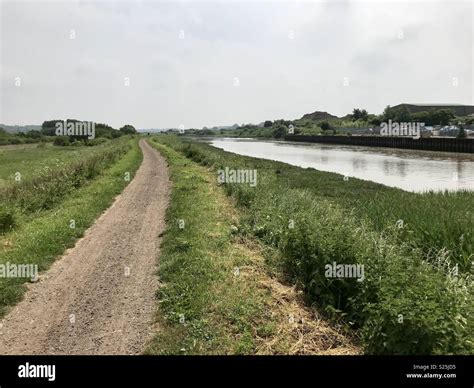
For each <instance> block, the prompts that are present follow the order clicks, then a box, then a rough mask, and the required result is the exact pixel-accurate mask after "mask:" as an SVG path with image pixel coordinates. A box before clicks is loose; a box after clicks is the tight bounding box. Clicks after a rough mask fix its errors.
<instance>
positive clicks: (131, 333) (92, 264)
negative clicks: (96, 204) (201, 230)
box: [0, 140, 170, 354]
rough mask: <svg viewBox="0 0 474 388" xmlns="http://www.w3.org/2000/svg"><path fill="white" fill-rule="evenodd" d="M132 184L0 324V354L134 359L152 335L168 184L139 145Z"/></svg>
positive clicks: (154, 155) (160, 161) (151, 154)
mask: <svg viewBox="0 0 474 388" xmlns="http://www.w3.org/2000/svg"><path fill="white" fill-rule="evenodd" d="M140 147H141V149H142V151H143V155H144V159H143V163H142V165H141V166H140V168H139V170H138V171H137V174H136V176H135V178H134V179H133V181H132V182H131V183H130V184H129V185H128V186H127V187H126V188H125V190H124V191H123V193H122V194H121V195H120V196H119V197H118V198H117V199H116V201H115V202H114V204H113V205H112V206H111V207H110V208H109V209H108V210H107V211H106V212H105V213H104V214H103V215H102V216H101V217H100V218H99V219H98V220H97V221H96V223H95V224H94V225H93V226H92V227H91V228H90V229H89V230H88V231H87V232H86V234H85V236H84V238H83V239H81V240H80V241H78V243H77V244H76V246H75V247H74V248H72V249H70V250H69V251H67V252H66V253H65V255H64V256H63V257H62V258H61V259H58V260H57V261H56V262H55V263H54V264H53V265H52V266H51V268H50V269H49V270H48V271H47V272H46V273H44V274H43V275H42V276H40V281H39V282H37V283H34V284H31V285H30V286H29V289H28V291H27V293H26V294H25V298H24V299H23V301H22V302H20V303H19V304H18V305H16V306H15V307H14V308H13V310H12V311H11V312H10V313H9V314H8V315H7V316H6V317H5V318H4V319H3V320H2V321H1V322H0V354H137V353H141V352H142V350H143V348H144V346H145V344H146V342H147V341H148V340H149V339H150V336H151V335H152V330H151V327H152V322H153V315H154V312H155V309H156V299H155V291H156V289H157V288H158V284H157V282H158V279H157V276H156V264H157V256H158V254H159V245H160V242H161V239H160V238H159V234H160V233H161V232H162V231H163V230H164V228H165V222H164V216H165V210H166V207H167V204H168V196H169V187H170V183H169V179H168V171H167V164H166V161H165V160H164V158H163V157H162V156H161V155H160V154H159V153H158V152H157V151H156V150H154V149H153V148H151V147H150V146H149V145H148V144H147V143H146V142H145V140H141V142H140Z"/></svg>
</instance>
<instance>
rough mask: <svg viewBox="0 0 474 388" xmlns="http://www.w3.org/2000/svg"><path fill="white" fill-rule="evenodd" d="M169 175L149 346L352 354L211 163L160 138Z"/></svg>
mask: <svg viewBox="0 0 474 388" xmlns="http://www.w3.org/2000/svg"><path fill="white" fill-rule="evenodd" d="M151 144H152V146H153V147H155V148H156V149H157V150H158V151H159V152H160V153H161V154H162V155H163V156H164V157H166V159H167V161H168V164H169V168H170V177H171V181H172V185H173V186H172V192H171V201H170V206H169V208H168V210H167V229H166V231H165V235H164V238H163V243H162V247H161V255H160V261H159V273H158V274H159V277H160V283H161V286H160V288H159V290H158V292H157V296H158V299H159V302H160V309H159V311H158V314H157V326H158V333H157V335H156V337H155V338H154V339H153V341H152V342H151V343H150V345H149V347H148V349H147V351H146V353H147V354H288V353H304V354H308V353H310V354H314V353H320V354H322V353H335V354H349V353H351V354H353V353H357V352H358V349H357V347H355V346H354V345H353V344H352V343H351V342H350V341H349V340H348V339H347V338H346V337H344V336H343V335H341V334H340V333H338V332H337V331H335V330H334V329H333V328H331V327H329V326H328V325H326V324H325V322H324V321H321V320H318V319H314V315H313V312H312V311H309V310H305V309H303V308H301V306H300V305H299V304H298V302H297V301H298V298H299V296H298V295H297V293H296V292H295V290H294V289H292V288H290V287H286V286H285V285H283V284H281V283H280V282H279V281H277V280H276V279H275V278H272V277H271V276H269V275H268V274H267V272H266V271H265V264H264V262H263V258H262V257H263V256H262V247H261V246H260V245H259V244H257V243H255V242H254V241H252V240H249V239H242V237H241V236H239V234H238V233H237V232H238V231H237V229H236V225H237V224H238V223H239V217H240V215H239V214H238V212H237V211H236V209H235V207H234V206H233V204H232V201H231V199H230V198H228V197H226V195H225V193H224V192H223V190H222V189H221V188H220V187H219V186H218V185H217V181H216V179H215V176H214V175H213V174H212V173H211V172H210V171H208V170H207V169H205V168H203V167H202V166H199V165H198V164H197V163H194V162H192V161H190V160H188V159H186V158H185V157H184V156H183V155H181V154H179V153H178V152H176V151H174V150H172V149H171V148H169V147H166V146H164V145H161V144H156V143H155V142H153V141H152V142H151Z"/></svg>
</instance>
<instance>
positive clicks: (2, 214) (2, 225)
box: [0, 207, 15, 233]
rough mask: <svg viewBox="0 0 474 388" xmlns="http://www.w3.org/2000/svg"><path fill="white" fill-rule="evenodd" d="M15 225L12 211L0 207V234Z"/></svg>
mask: <svg viewBox="0 0 474 388" xmlns="http://www.w3.org/2000/svg"><path fill="white" fill-rule="evenodd" d="M14 225H15V215H14V213H13V211H11V210H7V209H6V208H4V207H0V233H5V232H8V231H9V230H10V229H11V228H13V226H14Z"/></svg>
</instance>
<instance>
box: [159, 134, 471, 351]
mask: <svg viewBox="0 0 474 388" xmlns="http://www.w3.org/2000/svg"><path fill="white" fill-rule="evenodd" d="M159 141H160V142H162V143H165V144H167V145H168V146H170V147H173V148H174V149H175V150H178V151H179V152H181V153H182V154H183V155H186V156H187V157H188V158H190V159H192V160H194V161H198V162H200V163H201V164H203V165H206V166H208V167H210V168H211V169H213V170H214V171H216V170H217V169H219V168H224V167H229V168H234V169H256V170H257V171H258V185H257V187H256V188H252V187H249V185H243V184H225V186H224V188H225V190H226V191H227V193H228V194H229V195H231V196H232V197H233V198H235V200H236V202H237V204H238V205H239V206H240V209H241V211H242V212H243V216H242V217H241V218H240V224H239V225H238V228H239V235H241V236H254V237H258V238H259V239H260V240H261V241H262V242H264V243H265V244H266V245H267V246H269V247H272V248H274V249H276V250H277V251H278V252H280V253H281V255H282V259H281V260H273V261H272V262H271V265H273V266H274V267H275V268H276V269H277V270H278V269H280V270H282V271H283V272H284V273H286V274H287V275H288V276H289V278H290V279H291V280H292V281H293V282H294V283H295V284H297V285H298V286H299V287H301V289H303V291H304V292H305V295H306V298H307V301H308V303H310V304H315V305H317V306H320V307H323V308H324V309H325V310H326V312H327V313H328V314H329V315H330V316H332V317H333V318H334V319H336V320H338V321H343V322H346V323H348V324H350V325H351V326H353V327H354V328H356V330H357V332H358V333H360V334H361V337H362V340H363V343H364V347H365V351H366V352H368V353H378V354H379V353H391V354H450V353H472V352H473V333H474V328H473V319H472V318H473V304H472V291H473V290H472V281H471V279H470V276H469V273H470V271H471V266H470V264H471V261H472V252H473V249H472V248H473V239H474V236H473V230H472V217H473V210H474V209H473V206H474V205H473V203H474V202H473V196H474V194H473V193H468V192H461V193H452V194H442V193H440V194H433V193H431V194H423V195H422V194H413V193H406V192H403V191H401V190H397V189H393V188H388V187H385V186H382V185H378V184H375V183H371V182H365V181H361V180H358V179H349V180H348V181H344V180H343V177H342V176H341V175H338V174H332V173H326V172H319V171H315V170H312V169H301V168H298V167H294V166H290V165H286V164H284V163H279V162H272V161H265V160H260V159H255V158H249V157H243V156H238V155H235V154H231V153H228V152H224V151H222V150H218V149H216V148H213V147H210V146H208V145H206V144H185V143H183V142H182V141H181V140H179V139H178V138H176V137H172V136H160V137H159ZM214 177H215V175H214ZM201 214H202V212H196V213H195V217H196V219H197V220H199V217H200V215H201ZM398 220H403V227H402V228H399V227H397V226H395V224H396V222H397V221H398ZM290 224H292V225H294V227H292V228H291V227H289V225H290ZM399 225H400V223H399ZM333 262H337V263H339V264H351V263H354V264H356V263H357V264H363V265H364V268H365V279H364V281H362V282H358V281H356V279H347V278H345V279H329V278H327V277H326V276H325V265H326V264H330V263H333ZM456 264H458V268H457V269H458V274H457V275H456V267H455V265H456Z"/></svg>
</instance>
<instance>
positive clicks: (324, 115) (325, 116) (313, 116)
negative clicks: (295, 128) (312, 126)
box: [301, 111, 338, 121]
mask: <svg viewBox="0 0 474 388" xmlns="http://www.w3.org/2000/svg"><path fill="white" fill-rule="evenodd" d="M337 118H338V117H337V116H334V115H332V114H330V113H328V112H320V111H316V112H313V113H306V114H305V115H304V116H303V117H302V118H301V120H313V121H317V120H330V119H337Z"/></svg>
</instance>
